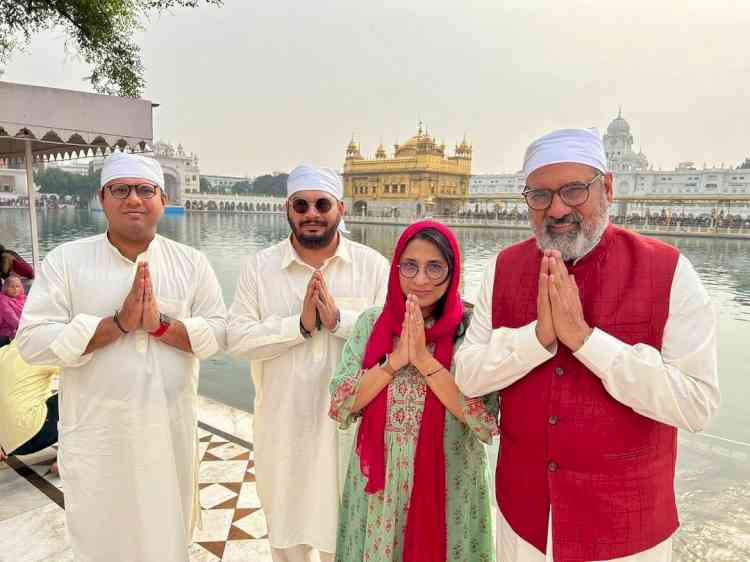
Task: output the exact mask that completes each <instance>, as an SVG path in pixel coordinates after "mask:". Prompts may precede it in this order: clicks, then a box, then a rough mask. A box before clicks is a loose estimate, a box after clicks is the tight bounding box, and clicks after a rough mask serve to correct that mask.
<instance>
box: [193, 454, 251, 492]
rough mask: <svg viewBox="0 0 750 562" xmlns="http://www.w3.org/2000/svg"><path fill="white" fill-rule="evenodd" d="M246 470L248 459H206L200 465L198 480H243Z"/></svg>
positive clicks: (202, 481)
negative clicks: (207, 460) (209, 460)
mask: <svg viewBox="0 0 750 562" xmlns="http://www.w3.org/2000/svg"><path fill="white" fill-rule="evenodd" d="M206 454H208V453H206ZM246 471H247V461H212V462H205V461H204V462H202V463H201V466H200V471H199V476H198V482H200V483H202V484H203V483H207V482H242V481H243V480H244V479H245V473H246Z"/></svg>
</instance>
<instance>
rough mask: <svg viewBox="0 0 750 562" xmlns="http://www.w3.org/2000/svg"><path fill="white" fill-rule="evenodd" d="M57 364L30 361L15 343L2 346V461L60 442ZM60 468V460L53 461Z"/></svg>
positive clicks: (0, 420) (0, 366)
mask: <svg viewBox="0 0 750 562" xmlns="http://www.w3.org/2000/svg"><path fill="white" fill-rule="evenodd" d="M58 371H59V369H58V368H57V367H45V366H35V365H29V364H28V363H26V362H25V361H24V360H23V359H21V356H20V355H19V354H18V349H17V348H16V344H15V343H11V344H10V345H6V346H5V347H2V348H0V461H3V460H5V458H6V455H30V454H32V453H36V452H38V451H41V450H42V449H45V448H46V447H49V446H50V445H54V444H55V443H57V421H58V418H59V415H58V409H57V394H52V378H53V377H54V376H55V375H57V373H58ZM52 471H53V472H57V463H54V464H53V465H52Z"/></svg>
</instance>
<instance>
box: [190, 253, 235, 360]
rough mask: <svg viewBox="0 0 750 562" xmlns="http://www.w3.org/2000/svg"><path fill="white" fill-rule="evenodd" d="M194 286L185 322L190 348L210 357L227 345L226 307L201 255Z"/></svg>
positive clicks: (204, 258) (199, 356) (207, 264)
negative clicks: (195, 285) (188, 314)
mask: <svg viewBox="0 0 750 562" xmlns="http://www.w3.org/2000/svg"><path fill="white" fill-rule="evenodd" d="M196 281H197V287H196V291H195V295H194V297H193V302H192V305H191V308H190V318H184V319H181V322H182V323H183V324H184V325H185V330H186V331H187V334H188V338H189V339H190V347H192V349H193V353H194V354H195V356H196V357H198V359H206V358H208V357H211V356H212V355H213V354H214V353H216V352H217V351H221V350H223V349H226V346H227V342H226V340H227V308H226V306H225V305H224V297H222V295H221V286H220V285H219V281H218V279H216V273H214V270H213V268H212V267H211V264H210V263H209V262H208V259H207V258H206V256H204V255H203V254H201V260H200V264H199V274H198V279H197V280H196Z"/></svg>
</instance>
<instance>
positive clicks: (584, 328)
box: [549, 257, 593, 353]
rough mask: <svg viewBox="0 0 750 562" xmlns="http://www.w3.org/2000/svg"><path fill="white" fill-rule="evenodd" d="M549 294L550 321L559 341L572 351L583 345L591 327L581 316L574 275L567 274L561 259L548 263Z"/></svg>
mask: <svg viewBox="0 0 750 562" xmlns="http://www.w3.org/2000/svg"><path fill="white" fill-rule="evenodd" d="M550 272H551V274H550V279H549V295H550V305H551V308H552V321H553V323H554V326H555V333H556V334H557V337H558V338H559V339H560V341H561V342H562V343H563V344H565V346H567V347H568V349H570V350H571V351H573V352H574V353H575V352H576V351H578V350H579V349H580V348H581V346H583V343H584V341H585V340H586V338H587V337H588V336H589V335H591V332H593V329H592V328H591V327H590V326H589V325H588V324H587V323H586V319H585V318H584V317H583V306H582V305H581V296H580V294H579V292H578V285H577V284H576V280H575V277H574V276H572V275H569V274H568V270H567V269H566V268H565V264H564V263H563V261H562V259H560V258H558V257H554V258H553V259H552V262H551V264H550Z"/></svg>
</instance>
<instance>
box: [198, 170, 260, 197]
mask: <svg viewBox="0 0 750 562" xmlns="http://www.w3.org/2000/svg"><path fill="white" fill-rule="evenodd" d="M201 177H202V178H204V179H205V180H206V181H207V182H208V183H209V185H210V186H211V189H212V190H215V191H217V192H218V193H225V190H227V189H229V190H231V189H232V187H233V186H234V184H236V183H239V182H241V181H246V182H248V183H253V178H251V177H244V178H240V177H235V176H216V175H207V174H201Z"/></svg>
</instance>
